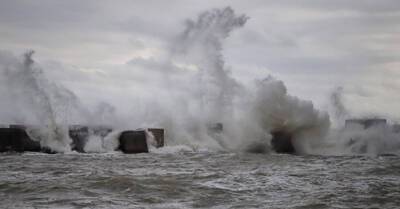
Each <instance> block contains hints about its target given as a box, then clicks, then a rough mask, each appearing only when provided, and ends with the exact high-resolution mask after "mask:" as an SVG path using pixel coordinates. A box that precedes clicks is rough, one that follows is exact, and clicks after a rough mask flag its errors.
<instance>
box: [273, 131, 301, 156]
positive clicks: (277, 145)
mask: <svg viewBox="0 0 400 209" xmlns="http://www.w3.org/2000/svg"><path fill="white" fill-rule="evenodd" d="M271 135H272V140H271V145H272V149H273V150H274V151H275V152H277V153H291V154H293V153H295V152H296V150H295V149H294V146H293V143H292V135H291V134H290V133H288V132H285V131H273V132H271Z"/></svg>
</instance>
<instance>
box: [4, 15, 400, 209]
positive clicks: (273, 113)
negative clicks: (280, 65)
mask: <svg viewBox="0 0 400 209" xmlns="http://www.w3.org/2000/svg"><path fill="white" fill-rule="evenodd" d="M190 18H192V19H188V20H186V22H185V25H184V29H183V30H182V31H181V32H177V35H175V36H173V37H174V38H171V39H170V40H169V42H168V43H170V44H169V45H167V46H164V47H165V48H166V49H165V53H164V54H161V53H160V54H161V55H160V56H158V57H154V59H153V58H152V59H150V61H149V60H144V59H143V60H140V59H136V60H131V61H130V62H129V63H126V64H123V65H120V66H112V67H111V68H112V69H111V70H102V69H100V70H97V69H94V70H93V69H83V70H77V69H75V68H70V69H65V68H63V67H60V66H59V65H54V63H53V65H46V64H42V63H40V62H39V61H37V60H36V59H35V53H40V50H38V51H36V52H34V51H33V50H27V51H26V53H24V54H23V55H15V54H14V53H11V52H8V51H0V97H1V100H0V151H1V153H0V171H1V172H0V208H8V209H13V208H14V209H25V208H26V209H28V208H32V209H33V208H76V209H77V208H82V209H83V208H105V209H108V208H282V209H287V208H293V209H294V208H296V209H319V208H321V209H322V208H338V209H345V208H360V209H361V208H362V209H365V208H376V209H378V208H379V209H380V208H400V125H399V120H396V118H386V117H385V116H380V115H373V114H371V115H373V116H371V115H355V114H353V112H352V111H351V110H350V109H349V108H348V107H347V106H346V103H345V102H343V88H340V87H339V88H336V89H334V90H333V91H332V94H331V95H328V96H327V97H328V98H330V99H329V100H330V101H329V107H330V108H331V109H332V111H327V110H325V109H320V108H318V107H316V106H315V105H314V104H313V102H312V101H308V100H304V99H302V98H299V97H297V96H294V95H291V94H290V92H289V91H288V89H287V87H286V84H285V83H284V82H283V81H281V80H279V79H277V78H275V77H274V76H273V75H268V74H266V75H265V76H263V77H259V78H257V79H255V80H254V82H251V83H247V82H242V80H241V79H238V78H236V77H234V76H232V73H231V68H230V67H229V66H226V64H225V59H224V54H223V53H224V50H223V49H224V41H225V39H227V38H228V37H229V35H230V34H231V33H232V32H233V31H235V30H236V29H239V28H241V27H244V26H245V24H246V23H247V22H248V21H249V17H248V16H246V15H244V14H237V13H236V12H235V11H234V10H233V9H232V8H230V7H225V8H219V9H211V10H208V11H204V12H202V13H200V14H199V15H198V16H197V18H196V17H194V18H193V17H190ZM83 50H84V49H83ZM138 64H141V65H142V66H145V67H146V69H145V70H143V71H141V70H138V69H137V68H136V67H137V65H138ZM147 68H148V69H151V70H148V69H147ZM154 69H156V70H154ZM132 72H133V73H132ZM57 73H58V74H57ZM55 74H57V75H58V76H54V75H55ZM128 75H129V76H128ZM68 76H70V77H71V78H72V79H71V80H72V81H70V82H69V83H63V82H59V80H62V78H64V77H68ZM115 78H116V79H115ZM112 79H115V80H112ZM108 80H111V82H109V83H107V81H108ZM110 83H111V84H110ZM107 85H108V86H107ZM118 85H120V86H119V87H118V88H117V87H115V86H118ZM130 85H132V86H134V87H131V86H130ZM110 86H111V87H110ZM121 86H122V87H121ZM81 87H82V88H83V87H86V88H87V89H90V94H84V93H82V92H84V90H81V89H80V88H81ZM102 87H109V88H108V89H111V90H109V91H105V90H104V91H103V88H102ZM104 98H108V99H104ZM71 127H75V128H76V127H77V129H76V130H78V129H79V130H85V131H83V132H79V131H78V132H73V131H74V130H73V128H71ZM93 127H102V128H101V130H103V131H104V130H105V131H104V132H102V131H98V130H97V131H96V130H95V129H94V128H93ZM151 130H162V131H163V132H162V134H163V138H162V143H160V138H157V137H158V135H156V134H154V133H155V132H154V133H152V131H151ZM71 131H72V132H73V133H72V132H71ZM71 133H72V134H71ZM74 133H75V134H74ZM81 133H83V134H82V135H79V134H81ZM164 134H165V136H164ZM136 136H140V137H141V138H140V137H139V138H135V137H136ZM23 140H25V142H26V141H28V142H29V143H26V144H24V143H25V142H24V143H22V142H21V141H23ZM135 140H137V141H135ZM132 141H134V142H132ZM164 142H165V143H164ZM135 143H136V144H135ZM27 144H28V145H29V146H28V145H27ZM132 144H133V145H132ZM138 147H140V148H138ZM137 149H140V150H139V151H138V150H137ZM34 150H36V151H37V152H33V151H34ZM137 152H140V153H137ZM131 153H137V154H131Z"/></svg>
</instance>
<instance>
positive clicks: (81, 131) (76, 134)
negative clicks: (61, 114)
mask: <svg viewBox="0 0 400 209" xmlns="http://www.w3.org/2000/svg"><path fill="white" fill-rule="evenodd" d="M68 134H69V137H70V138H71V139H72V145H71V148H72V150H75V151H77V152H85V150H84V148H85V145H86V142H87V140H88V138H89V128H88V127H87V126H81V125H71V126H69V130H68Z"/></svg>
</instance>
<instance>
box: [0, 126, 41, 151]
mask: <svg viewBox="0 0 400 209" xmlns="http://www.w3.org/2000/svg"><path fill="white" fill-rule="evenodd" d="M0 141H1V142H0V151H2V152H5V151H16V152H24V151H31V152H40V151H42V148H41V147H40V143H39V142H36V141H33V140H32V139H30V138H29V136H28V134H27V133H26V131H25V127H24V126H21V125H12V126H10V128H0Z"/></svg>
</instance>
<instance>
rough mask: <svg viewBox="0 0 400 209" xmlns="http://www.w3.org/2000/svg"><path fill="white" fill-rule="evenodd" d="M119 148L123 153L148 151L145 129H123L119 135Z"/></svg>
mask: <svg viewBox="0 0 400 209" xmlns="http://www.w3.org/2000/svg"><path fill="white" fill-rule="evenodd" d="M119 149H120V150H121V151H122V152H124V153H143V152H149V150H148V147H147V140H146V132H145V131H124V132H122V133H121V135H120V137H119Z"/></svg>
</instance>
